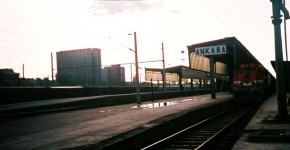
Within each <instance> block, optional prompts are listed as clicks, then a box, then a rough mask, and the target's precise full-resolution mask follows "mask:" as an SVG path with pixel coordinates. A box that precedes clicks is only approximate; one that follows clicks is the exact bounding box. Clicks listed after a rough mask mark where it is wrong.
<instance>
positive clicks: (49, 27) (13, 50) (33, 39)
mask: <svg viewBox="0 0 290 150" xmlns="http://www.w3.org/2000/svg"><path fill="white" fill-rule="evenodd" d="M287 6H289V7H290V3H289V2H288V1H287V3H286V7H287ZM271 16H272V4H271V2H270V0H178V1H177V0H148V1H97V0H0V22H1V23H0V52H1V54H0V68H12V69H14V71H15V72H18V73H21V74H20V75H21V76H22V64H24V65H25V77H26V78H36V77H41V78H43V77H48V76H49V77H50V78H51V64H50V53H51V52H53V54H54V60H55V59H56V56H55V53H56V52H58V51H61V50H71V49H78V48H101V50H102V64H103V65H109V64H118V63H133V62H134V53H133V52H131V51H129V50H128V48H134V38H133V36H132V35H131V36H129V35H128V34H129V33H133V32H134V31H135V32H137V41H138V52H139V61H152V60H160V59H161V58H162V55H161V54H162V53H161V43H162V42H164V49H165V61H166V66H167V67H170V66H176V65H181V64H182V65H188V58H187V46H188V45H191V44H196V43H199V42H205V41H210V40H216V39H220V38H224V37H232V36H235V37H236V38H237V39H238V40H240V41H241V42H242V44H243V45H244V46H245V47H247V48H248V49H249V51H250V52H251V53H252V54H253V55H254V56H255V57H256V58H257V59H258V60H259V61H260V62H261V63H262V64H263V65H264V66H265V67H266V68H268V69H269V70H270V71H271V70H272V67H271V65H270V60H274V59H275V51H274V27H273V24H272V19H271ZM288 26H289V25H288ZM281 28H282V29H283V26H282V24H281ZM289 30H290V28H289V29H288V33H289ZM283 34H284V31H283V30H282V35H283ZM283 44H284V41H283ZM288 45H289V44H288ZM181 51H185V52H186V53H185V54H182V53H181ZM283 51H284V50H283ZM284 56H285V55H284ZM184 59H185V60H184ZM125 67H126V69H127V71H128V69H130V67H129V65H125ZM140 67H142V68H144V67H162V63H161V62H158V63H145V64H140ZM54 68H56V62H55V61H54ZM133 68H134V67H133ZM55 72H56V71H55ZM142 73H143V74H144V72H142ZM126 78H127V79H128V78H130V76H129V75H128V74H126Z"/></svg>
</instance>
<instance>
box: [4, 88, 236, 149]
mask: <svg viewBox="0 0 290 150" xmlns="http://www.w3.org/2000/svg"><path fill="white" fill-rule="evenodd" d="M231 98H232V94H231V93H228V92H224V93H217V95H216V99H211V96H210V94H204V95H195V96H187V97H178V98H170V99H162V100H155V101H151V102H143V103H142V105H141V106H140V107H137V106H136V103H130V104H124V105H115V106H108V107H99V108H93V109H90V110H76V111H72V112H65V113H63V114H61V116H64V115H66V114H69V115H70V117H71V116H74V115H80V114H82V112H81V111H89V114H88V115H87V116H83V118H85V119H84V120H86V121H81V122H80V121H79V123H74V124H67V123H65V124H66V125H65V126H60V127H57V128H48V129H45V130H43V131H41V132H38V133H33V134H25V135H18V136H16V135H15V136H16V137H17V138H12V139H9V140H6V139H5V138H3V137H2V138H0V139H2V141H0V149H102V148H106V147H107V146H109V145H111V144H114V143H116V142H118V141H121V140H125V139H130V138H134V139H136V138H140V140H142V141H144V140H149V139H148V138H151V137H152V136H151V137H150V133H152V132H158V133H160V135H161V134H162V132H163V131H165V130H170V129H171V128H170V126H166V125H165V124H166V123H168V122H171V121H180V126H181V127H182V125H185V124H184V123H185V122H186V121H183V120H187V121H188V122H191V121H192V120H198V119H199V118H202V116H204V117H206V116H207V115H212V114H210V113H218V112H221V111H223V110H224V109H225V107H229V105H230V101H231ZM18 107H20V106H18ZM205 108H206V109H205ZM208 108H210V109H211V110H212V111H211V112H209V111H208ZM71 113H72V114H71ZM86 114H87V112H86ZM48 116H49V117H50V118H54V119H53V121H54V122H50V124H60V122H58V121H59V119H57V118H58V117H59V115H58V114H57V113H56V114H53V113H52V114H49V115H48ZM41 117H42V115H41ZM44 117H45V115H44ZM68 118H69V117H68V116H67V119H68ZM89 118H90V119H89ZM37 119H38V116H36V117H33V120H34V121H35V120H37ZM176 119H177V120H176ZM191 119H192V120H191ZM23 121H24V122H26V123H28V122H30V121H29V117H28V118H27V119H26V118H21V122H23ZM21 122H17V121H16V123H15V124H17V123H18V124H19V123H21ZM38 122H39V121H38ZM6 124H7V126H5V122H1V123H0V128H1V130H2V131H6V130H11V132H12V131H13V130H14V129H13V128H14V124H13V123H11V122H9V120H8V122H7V123H6ZM25 126H33V124H29V125H28V124H27V125H26V124H23V126H22V128H24V129H25V128H26V127H25ZM15 127H16V125H15ZM27 129H28V128H27ZM18 130H19V129H18ZM27 132H29V131H27ZM3 134H4V132H3ZM3 134H2V136H4V135H3ZM7 134H9V132H8V133H7ZM4 139H5V140H4ZM132 144H136V145H138V143H132Z"/></svg>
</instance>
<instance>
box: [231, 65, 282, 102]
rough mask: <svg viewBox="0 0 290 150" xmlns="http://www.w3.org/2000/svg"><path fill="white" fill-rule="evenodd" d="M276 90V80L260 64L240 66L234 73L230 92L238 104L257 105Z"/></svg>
mask: <svg viewBox="0 0 290 150" xmlns="http://www.w3.org/2000/svg"><path fill="white" fill-rule="evenodd" d="M275 89H276V79H275V78H274V77H273V75H272V74H271V73H269V71H268V70H266V69H265V68H264V67H263V66H262V65H261V64H255V63H248V64H240V65H239V67H238V68H236V69H235V71H234V77H233V84H232V90H233V95H234V101H236V102H238V103H259V102H262V101H263V100H264V99H265V98H266V97H267V96H269V95H270V94H271V93H273V92H274V91H275Z"/></svg>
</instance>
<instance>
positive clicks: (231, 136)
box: [143, 106, 258, 150]
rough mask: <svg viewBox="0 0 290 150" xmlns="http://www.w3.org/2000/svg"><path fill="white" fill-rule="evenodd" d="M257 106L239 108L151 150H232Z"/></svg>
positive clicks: (208, 120)
mask: <svg viewBox="0 0 290 150" xmlns="http://www.w3.org/2000/svg"><path fill="white" fill-rule="evenodd" d="M257 108H258V107H257V106H237V107H234V108H232V109H229V110H226V111H224V112H221V113H219V114H217V115H215V116H213V117H210V118H208V119H205V120H203V121H201V122H199V123H197V124H194V125H192V126H190V127H188V128H186V129H183V130H182V131H179V132H177V133H174V134H172V135H170V136H168V137H166V138H164V139H162V140H159V141H157V142H155V143H153V144H151V145H149V146H147V147H144V148H143V150H145V149H146V150H149V149H166V150H171V149H182V150H186V149H222V150H224V149H231V148H232V146H233V145H234V143H235V142H236V140H237V139H238V138H239V136H240V134H241V132H242V131H243V128H244V127H245V125H246V124H247V123H248V121H249V120H250V119H251V117H252V116H253V115H254V113H255V112H256V110H257Z"/></svg>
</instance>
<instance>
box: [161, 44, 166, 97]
mask: <svg viewBox="0 0 290 150" xmlns="http://www.w3.org/2000/svg"><path fill="white" fill-rule="evenodd" d="M162 64H163V70H162V83H163V91H164V92H165V91H166V74H165V60H164V46H163V42H162Z"/></svg>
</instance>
